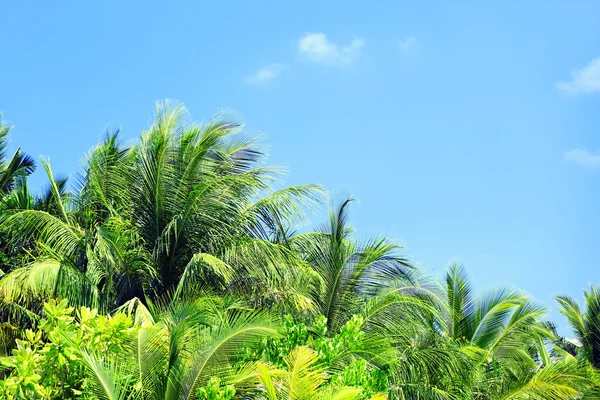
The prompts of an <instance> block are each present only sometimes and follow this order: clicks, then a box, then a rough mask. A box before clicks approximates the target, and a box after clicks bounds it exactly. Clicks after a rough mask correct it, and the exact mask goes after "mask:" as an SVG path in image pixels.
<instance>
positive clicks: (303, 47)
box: [298, 33, 366, 66]
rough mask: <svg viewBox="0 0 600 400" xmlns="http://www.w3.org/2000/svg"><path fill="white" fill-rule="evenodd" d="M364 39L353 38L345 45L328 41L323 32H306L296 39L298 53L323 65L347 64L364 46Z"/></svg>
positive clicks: (354, 58) (358, 54) (355, 57)
mask: <svg viewBox="0 0 600 400" xmlns="http://www.w3.org/2000/svg"><path fill="white" fill-rule="evenodd" d="M365 44H366V42H365V40H364V39H354V40H352V42H351V43H350V44H349V45H347V46H339V45H337V44H335V43H333V42H330V41H329V40H328V39H327V36H325V34H324V33H307V34H306V35H304V36H302V37H301V38H300V40H299V41H298V53H299V54H300V55H301V56H302V57H304V58H306V59H307V60H310V61H314V62H317V63H321V64H325V65H332V66H334V65H348V64H350V63H352V62H353V61H354V60H356V59H357V58H358V57H359V56H360V53H361V51H362V49H363V47H365Z"/></svg>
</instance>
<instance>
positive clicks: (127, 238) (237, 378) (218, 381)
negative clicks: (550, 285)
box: [0, 102, 600, 400]
mask: <svg viewBox="0 0 600 400" xmlns="http://www.w3.org/2000/svg"><path fill="white" fill-rule="evenodd" d="M9 131H10V126H9V125H7V124H6V123H3V122H1V121H0V189H1V191H0V268H1V270H0V397H1V398H6V399H156V400H157V399H173V400H174V399H204V400H209V399H210V400H232V399H265V400H304V399H305V400H311V399H323V400H325V399H332V400H333V399H337V400H344V399H357V400H368V399H373V400H382V399H403V400H404V399H407V400H408V399H411V400H412V399H456V400H467V399H480V400H494V399H540V400H543V399H548V400H555V399H565V400H566V399H594V398H600V379H599V375H598V368H600V292H599V291H598V288H597V287H595V286H591V287H590V289H589V290H588V291H586V292H585V304H584V306H583V307H580V306H579V305H578V304H577V302H575V301H574V300H573V299H572V298H570V297H568V296H558V297H557V298H556V301H557V302H558V305H559V307H560V310H561V312H562V313H563V314H564V315H565V316H566V317H567V320H568V321H569V323H570V325H571V326H570V329H571V330H572V332H573V335H574V339H567V338H564V337H560V336H559V335H558V334H557V332H556V329H555V327H554V325H553V324H552V323H551V322H549V321H547V320H546V318H545V315H546V309H545V308H544V307H543V306H541V305H540V304H538V303H536V302H535V301H534V300H533V299H531V298H530V297H529V296H528V295H527V294H526V293H524V292H522V291H520V290H517V289H514V288H498V289H496V290H493V291H490V292H487V293H481V294H478V295H476V294H475V291H474V288H473V287H472V285H471V284H470V282H469V280H468V277H467V274H466V272H465V270H464V268H463V267H462V266H460V265H459V264H452V265H450V266H449V267H448V269H447V271H446V274H445V276H444V277H443V278H442V279H435V278H432V277H428V276H426V275H424V274H423V273H422V272H421V271H419V269H418V268H416V267H415V266H413V265H412V263H411V262H410V261H409V260H407V259H405V258H404V257H402V255H401V250H402V249H401V247H400V246H399V245H397V244H395V243H394V242H393V241H391V240H390V239H388V238H385V237H376V238H370V239H360V240H359V239H357V238H355V235H354V232H353V229H352V227H351V225H350V223H349V208H350V205H351V204H352V198H348V199H342V200H341V201H340V202H339V203H334V204H333V205H332V207H331V209H330V212H329V220H328V221H327V222H326V223H325V224H323V225H322V226H321V227H319V228H318V229H316V230H314V231H312V230H307V229H305V228H302V229H301V227H303V226H305V225H306V223H307V222H308V219H307V214H306V212H307V211H308V210H313V209H315V208H316V207H318V206H319V205H320V204H322V203H323V202H324V200H325V197H326V192H325V191H324V190H323V189H322V188H321V187H320V186H318V185H300V186H293V187H281V186H280V184H279V178H280V176H281V171H279V170H278V169H276V168H273V167H269V166H266V165H265V163H264V157H265V155H266V154H265V152H264V148H263V147H262V146H261V145H260V143H259V142H258V141H257V137H256V135H252V134H249V133H248V132H247V131H246V130H245V129H244V128H243V125H242V124H240V123H237V122H232V121H230V120H228V119H227V118H225V117H224V116H218V117H214V118H213V119H211V120H209V121H208V122H207V123H204V124H199V123H194V122H191V121H190V119H189V117H188V115H187V112H186V110H185V108H183V106H182V105H178V104H174V103H170V102H165V103H159V104H158V106H157V112H156V120H155V122H154V123H153V124H152V126H151V127H150V128H149V129H148V130H146V131H144V132H142V134H141V137H140V140H139V141H138V142H137V143H135V144H132V145H122V144H121V143H120V142H119V139H118V138H119V137H118V132H110V133H109V134H107V136H106V139H105V140H104V141H103V142H102V143H100V144H99V145H98V146H97V147H95V148H94V149H92V151H91V152H90V153H89V154H88V155H87V157H86V160H85V162H84V164H83V167H82V171H81V172H80V173H79V174H78V175H77V176H76V178H75V179H73V180H67V179H65V178H55V176H54V174H53V171H52V169H51V167H50V164H49V163H48V162H46V161H42V165H43V167H44V169H45V171H46V174H47V176H48V189H47V190H46V191H44V192H42V193H41V194H39V195H34V194H32V193H31V192H30V190H29V188H28V185H27V176H28V175H29V174H31V173H32V172H33V170H34V168H35V163H34V160H33V159H31V158H30V157H28V156H27V155H25V154H23V153H21V151H20V150H19V151H17V152H16V153H15V154H14V155H13V156H12V157H8V154H7V152H6V143H7V138H8V133H9Z"/></svg>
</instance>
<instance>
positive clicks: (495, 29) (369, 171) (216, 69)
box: [0, 0, 600, 322]
mask: <svg viewBox="0 0 600 400" xmlns="http://www.w3.org/2000/svg"><path fill="white" fill-rule="evenodd" d="M402 3H404V4H402ZM409 3H410V4H409ZM598 15H600V2H597V1H578V2H564V1H561V2H559V1H541V0H540V1H528V2H517V1H514V2H481V1H473V2H442V1H437V2H426V1H420V2H399V1H362V2H358V1H344V2H341V1H330V2H324V1H302V2H288V1H272V2H265V1H245V2H242V1H239V2H229V1H222V2H196V1H190V2H183V1H170V2H166V1H164V2H158V1H97V2H75V1H73V2H67V1H63V2H42V1H38V2H35V1H34V2H24V1H3V2H1V3H0V38H1V39H2V40H1V44H2V47H1V48H2V61H1V62H0V110H2V111H3V112H4V118H5V119H7V120H9V121H11V122H12V123H13V124H14V125H15V129H14V130H13V133H12V143H13V146H15V147H16V146H17V145H19V146H21V147H22V148H23V150H24V151H26V152H28V153H30V154H32V155H34V156H36V157H38V156H40V155H44V156H47V157H49V158H50V160H51V163H52V166H53V169H54V170H55V171H56V172H57V173H63V174H69V173H72V172H74V171H75V170H76V169H77V168H78V165H79V162H80V161H81V159H82V157H83V155H84V153H85V152H86V151H87V150H88V149H90V148H91V147H92V146H93V145H94V144H95V143H97V142H98V140H99V139H100V138H101V137H102V134H103V131H104V129H105V127H106V126H107V125H115V124H116V125H120V126H121V127H122V133H123V138H124V139H130V138H135V137H136V136H137V135H139V133H140V132H141V130H142V129H145V128H147V127H148V126H149V124H150V123H151V121H152V114H153V108H154V102H155V101H156V100H159V99H165V98H171V99H177V100H179V101H181V102H183V103H185V105H186V106H187V107H188V109H189V110H190V112H191V114H192V116H193V117H194V118H196V119H198V120H205V119H207V118H208V117H210V115H211V114H212V113H213V112H215V111H217V110H218V109H220V108H232V109H235V110H237V111H238V112H239V113H240V114H241V115H243V117H244V119H245V120H246V121H247V123H248V125H249V126H250V127H251V128H253V129H256V130H259V131H262V132H265V133H266V134H267V135H268V143H269V144H270V146H271V150H270V153H271V158H270V161H271V163H274V164H282V165H285V166H287V167H288V168H289V170H290V174H289V179H288V181H287V182H288V183H289V184H298V183H320V184H323V185H324V186H325V187H326V188H327V189H329V190H331V191H332V192H333V193H334V194H336V193H337V194H344V193H352V194H354V195H355V196H356V197H357V198H358V199H359V200H360V203H359V204H357V205H355V206H354V207H353V210H352V211H353V223H354V225H355V226H356V227H357V228H358V233H359V235H361V236H365V235H376V234H380V233H382V234H386V235H389V236H391V237H393V238H396V239H397V240H398V241H399V242H401V243H402V244H404V245H405V246H406V247H407V250H406V254H407V255H409V256H410V257H411V258H412V259H413V260H415V261H417V262H419V263H420V264H421V265H422V266H423V267H424V268H426V269H427V270H429V271H432V272H433V273H438V274H439V273H441V272H442V271H443V270H444V268H445V266H446V265H447V263H448V262H449V261H451V260H454V259H459V260H460V261H462V262H463V263H464V264H465V266H466V267H467V268H468V270H469V272H470V274H471V276H472V278H473V281H474V282H475V283H476V284H477V285H478V288H479V289H481V290H483V289H485V288H489V287H491V286H495V285H499V284H500V285H501V284H514V285H516V286H518V287H521V288H523V289H525V290H527V291H528V292H530V293H531V294H532V295H533V296H535V297H536V298H537V299H538V300H540V301H541V302H544V303H545V304H548V305H551V304H552V297H553V296H554V295H557V294H560V293H568V294H571V295H574V296H576V297H577V298H578V299H582V295H581V293H582V290H583V289H584V288H586V287H587V286H588V284H589V283H600V276H599V274H598V270H599V269H598V266H599V265H598V260H599V259H600V229H599V227H600V212H599V208H598V203H599V200H600V186H599V185H598V183H599V182H600V152H599V150H600V113H599V110H600V107H599V106H600V58H598V57H600V26H599V25H598ZM44 181H45V177H44V175H43V170H42V169H41V168H40V169H39V170H38V171H37V172H36V174H35V175H34V177H33V186H34V187H41V186H42V185H43V183H44ZM314 222H315V224H316V223H317V222H319V221H317V220H315V221H314ZM551 318H553V319H555V320H558V321H561V322H562V321H563V320H562V318H559V317H558V315H557V312H556V311H554V312H552V314H551Z"/></svg>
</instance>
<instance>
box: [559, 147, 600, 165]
mask: <svg viewBox="0 0 600 400" xmlns="http://www.w3.org/2000/svg"><path fill="white" fill-rule="evenodd" d="M565 157H566V158H567V160H569V161H572V162H574V163H577V164H580V165H586V166H588V167H600V153H598V154H592V153H590V152H589V151H587V150H586V149H573V150H571V151H568V152H566V153H565Z"/></svg>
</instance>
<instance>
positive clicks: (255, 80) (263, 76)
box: [244, 64, 288, 85]
mask: <svg viewBox="0 0 600 400" xmlns="http://www.w3.org/2000/svg"><path fill="white" fill-rule="evenodd" d="M287 69H288V66H287V65H285V64H269V65H267V66H264V67H262V68H259V69H258V70H257V71H256V72H255V73H254V74H252V75H250V76H249V77H247V78H246V79H245V81H244V82H246V83H247V84H248V85H264V84H266V83H269V82H271V81H272V80H273V79H275V78H277V77H279V76H280V75H281V74H283V73H284V72H285V71H286V70H287Z"/></svg>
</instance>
